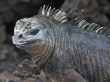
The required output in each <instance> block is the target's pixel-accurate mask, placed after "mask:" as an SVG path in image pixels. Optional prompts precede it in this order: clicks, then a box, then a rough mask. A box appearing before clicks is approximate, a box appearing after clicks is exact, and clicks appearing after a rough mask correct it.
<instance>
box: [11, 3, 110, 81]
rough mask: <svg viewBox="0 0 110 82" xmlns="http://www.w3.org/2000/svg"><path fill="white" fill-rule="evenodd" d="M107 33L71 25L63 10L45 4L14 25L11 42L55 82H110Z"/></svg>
mask: <svg viewBox="0 0 110 82" xmlns="http://www.w3.org/2000/svg"><path fill="white" fill-rule="evenodd" d="M79 27H80V28H79ZM88 30H89V31H88ZM109 34H110V33H109V30H108V28H107V27H105V28H104V27H99V26H98V25H97V24H94V23H91V24H90V23H88V22H86V21H85V20H81V21H76V22H74V24H73V23H71V22H69V21H68V20H67V16H66V13H65V12H64V11H61V10H59V9H55V8H53V9H52V8H51V7H49V6H45V5H44V6H43V7H42V8H41V9H40V10H39V13H38V15H36V16H33V17H30V18H23V19H20V20H18V21H17V22H16V25H15V28H14V35H13V37H12V40H13V44H14V45H16V46H17V47H18V48H20V49H23V50H25V51H26V52H28V53H30V54H31V56H32V58H33V59H34V61H35V62H36V65H37V66H38V67H40V68H41V69H42V70H43V71H44V72H45V73H46V75H47V76H48V77H49V78H51V79H53V80H54V81H55V82H86V81H89V82H110V39H109ZM75 74H76V75H75ZM85 79H86V80H85Z"/></svg>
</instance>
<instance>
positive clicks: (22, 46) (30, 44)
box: [12, 37, 41, 49]
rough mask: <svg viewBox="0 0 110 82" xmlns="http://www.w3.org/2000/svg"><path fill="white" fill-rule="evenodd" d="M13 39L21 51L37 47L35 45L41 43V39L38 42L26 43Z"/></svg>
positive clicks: (30, 41) (28, 41) (29, 41)
mask: <svg viewBox="0 0 110 82" xmlns="http://www.w3.org/2000/svg"><path fill="white" fill-rule="evenodd" d="M12 39H13V44H14V45H15V46H16V47H17V48H20V49H25V48H30V47H33V46H35V44H38V43H39V42H41V40H40V39H38V40H27V41H25V40H16V39H14V37H13V38H12Z"/></svg>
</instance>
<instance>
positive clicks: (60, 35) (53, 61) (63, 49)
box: [42, 22, 69, 76]
mask: <svg viewBox="0 0 110 82" xmlns="http://www.w3.org/2000/svg"><path fill="white" fill-rule="evenodd" d="M65 25H66V24H64V25H63V24H59V23H58V24H57V23H55V22H54V23H53V26H54V27H53V28H52V30H53V33H54V37H55V46H54V50H53V52H52V54H51V56H50V58H49V59H48V61H47V62H46V63H45V64H44V65H43V66H42V69H43V70H44V71H45V72H46V73H48V74H50V75H52V76H55V75H57V74H56V73H58V72H59V69H61V68H60V67H59V66H61V65H58V64H60V63H61V62H63V61H61V58H62V57H63V56H64V54H65V53H67V49H68V46H67V45H68V44H69V40H68V38H69V37H67V36H68V34H67V33H68V32H67V27H66V26H65ZM62 64H63V63H62ZM61 67H62V66H61Z"/></svg>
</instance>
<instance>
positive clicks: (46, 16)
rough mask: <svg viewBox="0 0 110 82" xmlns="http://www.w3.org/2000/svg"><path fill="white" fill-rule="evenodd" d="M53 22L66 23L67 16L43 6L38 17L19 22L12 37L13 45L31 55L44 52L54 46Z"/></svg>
mask: <svg viewBox="0 0 110 82" xmlns="http://www.w3.org/2000/svg"><path fill="white" fill-rule="evenodd" d="M53 21H56V22H59V23H64V22H66V14H65V13H64V12H63V11H60V10H55V8H53V9H51V7H48V6H47V7H46V6H43V8H41V9H40V11H39V13H38V15H37V16H34V17H30V18H23V19H20V20H18V21H17V22H16V25H15V28H14V35H13V37H12V40H13V44H14V45H16V46H17V47H18V48H21V49H24V50H26V51H28V52H30V53H34V52H35V51H41V50H42V51H41V52H43V51H44V48H45V49H47V48H50V47H52V46H54V43H55V38H54V32H53V31H54V30H53V29H52V28H54V27H55V26H54V23H53Z"/></svg>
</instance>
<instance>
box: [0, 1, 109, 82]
mask: <svg viewBox="0 0 110 82" xmlns="http://www.w3.org/2000/svg"><path fill="white" fill-rule="evenodd" d="M44 4H45V5H50V6H52V7H55V8H59V9H61V10H64V11H66V13H67V15H68V19H69V20H73V19H74V18H76V17H77V18H81V19H86V20H87V21H88V22H95V23H97V24H99V25H100V26H104V27H110V0H0V82H1V80H4V79H7V78H8V77H9V76H10V74H11V73H12V72H13V71H14V70H15V68H16V66H17V65H18V64H19V63H20V62H21V61H23V60H24V59H30V58H31V57H30V55H29V54H27V53H26V52H24V51H22V50H19V49H17V48H16V47H15V46H14V45H13V44H12V39H11V37H12V35H13V30H14V26H15V22H16V21H17V20H19V19H21V18H24V17H32V16H34V15H37V12H38V10H39V8H40V7H42V6H43V5H44Z"/></svg>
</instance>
